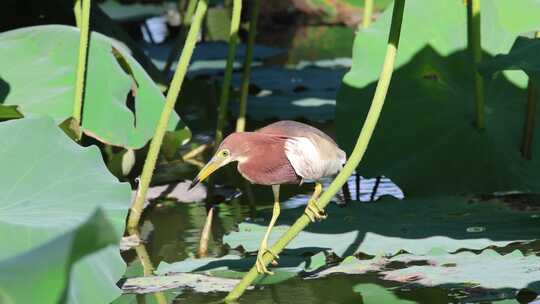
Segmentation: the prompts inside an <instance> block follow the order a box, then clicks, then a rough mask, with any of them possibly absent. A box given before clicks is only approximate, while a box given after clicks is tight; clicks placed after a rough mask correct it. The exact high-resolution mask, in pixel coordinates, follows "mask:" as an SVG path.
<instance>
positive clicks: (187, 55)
mask: <svg viewBox="0 0 540 304" xmlns="http://www.w3.org/2000/svg"><path fill="white" fill-rule="evenodd" d="M207 8H208V3H207V0H200V1H199V2H198V3H197V8H196V10H195V14H194V16H193V22H192V24H191V27H190V28H189V32H188V35H187V38H186V43H185V45H184V48H183V49H182V54H181V55H180V60H179V62H178V66H177V67H176V71H175V73H174V76H173V79H172V81H171V85H170V87H169V91H168V92H167V98H166V100H165V106H164V107H163V110H162V112H161V116H160V118H159V122H158V124H157V126H156V131H155V134H154V137H153V138H152V141H151V142H150V148H149V149H148V155H147V157H146V161H145V162H144V166H143V170H142V174H141V179H140V181H139V189H138V190H137V195H136V196H135V201H134V202H133V205H132V206H131V210H130V214H129V219H128V230H129V231H132V230H136V229H137V226H138V224H139V220H140V218H141V214H142V210H143V205H144V201H145V199H146V193H147V191H148V187H149V186H150V181H151V179H152V175H153V173H154V169H155V167H156V161H157V158H158V154H159V149H160V147H161V143H162V142H163V137H164V136H165V132H166V131H167V125H168V123H169V119H170V117H171V113H172V112H173V111H174V105H175V104H176V100H177V99H178V95H179V94H180V89H181V88H182V82H183V80H184V77H185V76H186V72H187V68H188V65H189V61H190V60H191V56H192V55H193V50H194V49H195V44H196V42H197V36H198V35H199V31H200V29H201V24H202V20H203V18H204V15H205V13H206V10H207Z"/></svg>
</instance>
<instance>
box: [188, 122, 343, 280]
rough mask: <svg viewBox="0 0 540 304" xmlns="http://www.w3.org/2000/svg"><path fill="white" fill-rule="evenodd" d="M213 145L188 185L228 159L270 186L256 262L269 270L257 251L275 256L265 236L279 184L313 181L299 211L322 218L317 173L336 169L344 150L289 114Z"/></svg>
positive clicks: (320, 175) (250, 178)
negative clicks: (270, 204) (271, 200)
mask: <svg viewBox="0 0 540 304" xmlns="http://www.w3.org/2000/svg"><path fill="white" fill-rule="evenodd" d="M215 151H216V152H215V154H214V155H213V156H212V158H211V159H210V160H209V161H208V163H207V164H206V165H205V166H204V167H203V168H202V169H201V170H200V172H199V173H198V174H197V176H196V177H195V179H194V180H193V182H192V183H191V185H190V187H191V188H193V187H195V186H196V185H197V184H199V183H200V182H202V181H204V180H205V179H206V178H207V177H208V176H210V175H211V174H212V173H213V172H214V171H216V170H217V169H219V168H221V167H223V166H225V165H227V164H229V163H231V162H238V164H237V169H238V171H239V173H240V174H241V175H242V177H244V178H245V179H246V180H248V181H249V182H250V183H252V184H257V185H265V186H271V187H272V192H273V195H274V206H273V211H272V218H271V219H270V223H269V225H268V227H267V229H266V233H265V234H264V237H263V239H262V241H261V244H260V247H259V251H258V253H257V260H256V263H255V266H256V268H257V272H258V273H261V274H263V273H264V274H269V275H271V274H273V272H271V271H269V270H268V268H267V267H266V265H265V263H264V262H263V259H262V257H263V255H264V254H265V253H266V252H268V253H269V254H271V255H272V257H273V259H274V261H275V260H276V259H279V256H278V255H277V254H275V253H274V252H272V251H271V250H270V249H269V248H268V237H269V235H270V233H271V231H272V228H273V226H274V225H275V223H276V221H277V219H278V217H279V213H280V202H279V188H280V185H283V184H296V185H301V184H302V183H303V182H307V181H310V182H315V189H314V191H313V194H312V196H311V198H310V200H309V201H308V204H307V206H306V209H305V211H304V213H305V214H306V215H307V216H308V217H309V219H310V221H311V222H315V221H319V220H322V219H324V218H326V214H325V212H324V210H322V209H321V208H320V207H319V206H318V205H317V203H316V202H317V199H318V198H319V196H320V194H321V193H322V184H321V179H322V178H323V177H330V176H333V175H336V174H337V173H339V171H340V170H341V169H342V168H343V165H344V164H345V162H346V154H345V152H344V151H343V150H341V149H340V148H339V147H338V145H337V144H336V142H335V141H334V140H333V139H332V138H331V137H330V136H328V135H327V134H325V133H324V132H322V131H321V130H319V129H317V128H315V127H312V126H310V125H307V124H304V123H300V122H296V121H291V120H283V121H278V122H275V123H272V124H269V125H267V126H266V127H263V128H261V129H258V130H255V131H252V132H235V133H232V134H230V135H229V136H227V137H226V138H225V139H223V141H222V142H221V143H220V145H219V147H218V148H217V149H216V150H215Z"/></svg>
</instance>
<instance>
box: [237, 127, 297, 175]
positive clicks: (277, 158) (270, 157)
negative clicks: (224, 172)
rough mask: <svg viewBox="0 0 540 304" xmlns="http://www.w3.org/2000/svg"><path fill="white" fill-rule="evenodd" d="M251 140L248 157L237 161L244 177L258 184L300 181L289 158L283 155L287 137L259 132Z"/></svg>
mask: <svg viewBox="0 0 540 304" xmlns="http://www.w3.org/2000/svg"><path fill="white" fill-rule="evenodd" d="M259 136H260V138H259V140H257V141H253V143H252V144H253V145H254V146H253V147H252V148H251V149H250V155H249V157H248V158H247V159H246V160H244V161H243V162H239V163H238V171H239V172H240V174H242V176H244V178H246V179H247V180H249V181H250V182H252V183H254V184H259V185H279V184H291V183H298V182H300V176H298V174H297V173H296V171H295V170H294V168H293V166H292V165H291V163H290V162H289V159H288V158H287V156H286V155H285V142H286V140H287V139H288V137H284V136H278V135H273V134H261V135H259Z"/></svg>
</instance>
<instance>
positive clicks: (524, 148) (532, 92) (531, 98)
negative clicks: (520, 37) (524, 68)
mask: <svg viewBox="0 0 540 304" xmlns="http://www.w3.org/2000/svg"><path fill="white" fill-rule="evenodd" d="M534 38H540V32H535V33H534ZM537 85H538V84H537V83H535V82H533V80H532V79H531V78H529V83H528V85H527V106H526V108H525V124H524V125H523V136H522V138H521V156H523V158H525V159H528V160H530V159H532V145H533V138H534V124H535V113H536V99H537V98H538V91H537V90H538V87H537Z"/></svg>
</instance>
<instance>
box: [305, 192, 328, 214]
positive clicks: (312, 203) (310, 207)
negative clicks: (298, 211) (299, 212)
mask: <svg viewBox="0 0 540 304" xmlns="http://www.w3.org/2000/svg"><path fill="white" fill-rule="evenodd" d="M321 192H322V185H321V183H315V191H313V195H312V196H311V198H310V199H309V202H308V204H307V207H306V210H305V211H304V213H305V214H306V215H307V216H308V217H309V220H310V221H312V222H315V221H320V220H324V219H325V218H326V214H325V212H324V210H323V209H322V208H321V207H319V205H317V200H318V199H319V196H320V195H321Z"/></svg>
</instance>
